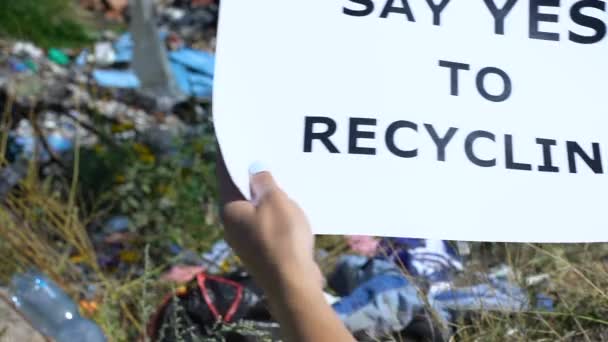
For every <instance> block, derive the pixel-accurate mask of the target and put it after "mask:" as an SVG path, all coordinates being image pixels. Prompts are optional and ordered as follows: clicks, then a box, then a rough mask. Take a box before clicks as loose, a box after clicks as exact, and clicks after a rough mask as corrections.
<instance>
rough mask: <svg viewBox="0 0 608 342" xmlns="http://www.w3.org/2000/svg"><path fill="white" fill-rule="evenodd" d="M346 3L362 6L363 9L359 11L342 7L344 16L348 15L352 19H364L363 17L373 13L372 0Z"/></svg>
mask: <svg viewBox="0 0 608 342" xmlns="http://www.w3.org/2000/svg"><path fill="white" fill-rule="evenodd" d="M348 1H350V2H354V3H356V4H359V5H363V6H365V7H364V8H362V9H360V10H354V9H350V8H346V7H343V8H342V11H343V12H344V14H346V15H350V16H353V17H365V16H368V15H370V14H372V12H373V11H374V2H373V1H372V0H348Z"/></svg>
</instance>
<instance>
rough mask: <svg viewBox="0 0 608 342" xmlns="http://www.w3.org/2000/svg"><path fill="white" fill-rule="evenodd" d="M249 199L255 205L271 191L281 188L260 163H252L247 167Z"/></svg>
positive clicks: (274, 191)
mask: <svg viewBox="0 0 608 342" xmlns="http://www.w3.org/2000/svg"><path fill="white" fill-rule="evenodd" d="M249 175H250V190H251V201H252V202H253V204H254V205H257V204H258V203H259V202H260V201H261V200H262V199H263V198H264V197H266V196H268V195H269V194H271V193H276V192H280V191H281V189H280V188H279V186H278V185H277V183H276V182H275V180H274V177H272V174H271V173H270V172H269V171H268V169H267V168H266V167H265V166H264V165H263V164H261V163H259V162H257V163H253V164H252V165H251V167H250V168H249Z"/></svg>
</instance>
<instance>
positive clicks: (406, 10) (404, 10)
mask: <svg viewBox="0 0 608 342" xmlns="http://www.w3.org/2000/svg"><path fill="white" fill-rule="evenodd" d="M407 1H408V0H401V4H402V5H403V7H395V6H393V3H394V2H395V0H388V1H387V2H386V5H385V6H384V9H383V10H382V13H381V14H380V18H387V17H388V15H389V14H390V13H401V14H405V15H406V16H407V20H409V21H416V20H415V19H414V14H413V13H412V10H411V9H410V4H409V3H408V2H407Z"/></svg>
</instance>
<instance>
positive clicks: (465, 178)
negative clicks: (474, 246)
mask: <svg viewBox="0 0 608 342" xmlns="http://www.w3.org/2000/svg"><path fill="white" fill-rule="evenodd" d="M607 7H608V6H607V2H606V1H605V0H604V1H600V0H561V1H560V0H508V1H505V0H452V1H450V0H434V1H432V0H256V1H244V0H223V1H222V2H221V17H220V28H219V43H218V59H217V70H216V83H215V95H214V109H215V123H216V129H217V134H218V138H219V142H220V146H221V149H222V151H223V155H224V157H225V159H226V163H227V166H228V169H229V171H230V173H231V176H232V177H233V179H234V181H235V182H236V184H237V185H238V186H239V188H240V189H241V190H242V191H243V192H244V193H245V194H248V192H249V191H248V189H249V187H248V182H249V179H248V174H247V169H248V166H249V165H250V164H251V163H252V162H253V161H262V162H264V163H266V164H268V165H269V166H270V168H271V171H272V172H273V174H274V175H275V177H276V179H277V180H278V182H279V183H280V184H281V185H282V187H283V188H284V189H285V190H286V191H287V193H288V194H289V195H290V196H291V197H292V198H294V199H295V200H296V201H297V202H298V203H299V204H300V205H301V206H302V207H303V209H304V210H305V211H306V213H307V214H308V215H309V217H310V220H311V223H312V226H313V229H314V230H315V232H316V233H321V234H370V235H385V236H401V237H418V238H436V239H449V240H483V241H529V242H536V241H538V242H579V241H589V242H592V241H608V219H607V217H608V201H607V200H606V199H607V197H608V105H607V102H606V99H607V98H608V92H607V90H608V37H606V35H607V34H606V27H607V25H608V13H607V10H608V8H607Z"/></svg>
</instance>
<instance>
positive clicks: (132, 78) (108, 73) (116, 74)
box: [93, 69, 139, 88]
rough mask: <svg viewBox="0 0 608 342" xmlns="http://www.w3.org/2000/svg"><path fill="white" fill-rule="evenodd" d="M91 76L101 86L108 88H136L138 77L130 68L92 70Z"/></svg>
mask: <svg viewBox="0 0 608 342" xmlns="http://www.w3.org/2000/svg"><path fill="white" fill-rule="evenodd" d="M93 78H94V79H95V81H96V82H97V84H99V85H100V86H102V87H108V88H138V87H139V79H138V78H137V75H135V73H134V72H133V71H131V70H102V69H96V70H94V71H93Z"/></svg>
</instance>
